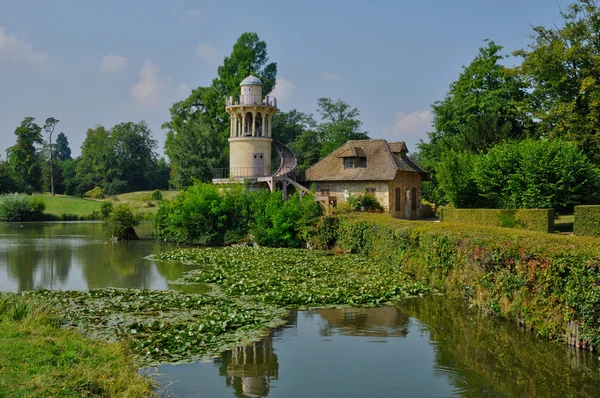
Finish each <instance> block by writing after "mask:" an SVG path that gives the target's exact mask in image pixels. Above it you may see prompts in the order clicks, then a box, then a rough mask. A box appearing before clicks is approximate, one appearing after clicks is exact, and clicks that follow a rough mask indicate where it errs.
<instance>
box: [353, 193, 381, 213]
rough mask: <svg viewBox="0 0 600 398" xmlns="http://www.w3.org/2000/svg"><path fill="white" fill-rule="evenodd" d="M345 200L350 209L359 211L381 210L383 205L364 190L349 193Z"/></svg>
mask: <svg viewBox="0 0 600 398" xmlns="http://www.w3.org/2000/svg"><path fill="white" fill-rule="evenodd" d="M347 202H348V204H349V205H350V209H351V210H353V211H359V210H362V209H364V210H367V211H383V206H382V205H381V203H379V202H378V201H377V199H375V197H374V196H373V195H371V194H369V193H366V192H363V193H361V194H358V195H356V194H352V195H350V196H349V197H348V200H347ZM361 208H362V209H361Z"/></svg>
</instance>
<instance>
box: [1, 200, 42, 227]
mask: <svg viewBox="0 0 600 398" xmlns="http://www.w3.org/2000/svg"><path fill="white" fill-rule="evenodd" d="M45 209H46V204H45V203H44V199H43V198H41V197H31V196H28V195H25V194H8V195H1V196H0V221H37V220H41V219H42V215H43V213H44V210H45Z"/></svg>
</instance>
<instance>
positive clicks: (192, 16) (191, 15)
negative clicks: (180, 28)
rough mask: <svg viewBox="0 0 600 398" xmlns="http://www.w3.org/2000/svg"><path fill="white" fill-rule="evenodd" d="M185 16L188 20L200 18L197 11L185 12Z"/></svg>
mask: <svg viewBox="0 0 600 398" xmlns="http://www.w3.org/2000/svg"><path fill="white" fill-rule="evenodd" d="M185 16H186V17H188V18H190V19H196V18H198V17H200V11H198V10H187V11H186V12H185Z"/></svg>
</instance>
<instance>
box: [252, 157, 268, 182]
mask: <svg viewBox="0 0 600 398" xmlns="http://www.w3.org/2000/svg"><path fill="white" fill-rule="evenodd" d="M252 167H253V169H254V175H255V176H257V177H262V176H264V175H265V157H264V154H262V153H253V154H252Z"/></svg>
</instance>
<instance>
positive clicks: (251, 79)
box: [240, 75, 262, 86]
mask: <svg viewBox="0 0 600 398" xmlns="http://www.w3.org/2000/svg"><path fill="white" fill-rule="evenodd" d="M240 86H262V82H261V81H260V79H259V78H258V77H256V76H252V75H250V76H248V77H247V78H245V79H244V80H242V82H241V83H240Z"/></svg>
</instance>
